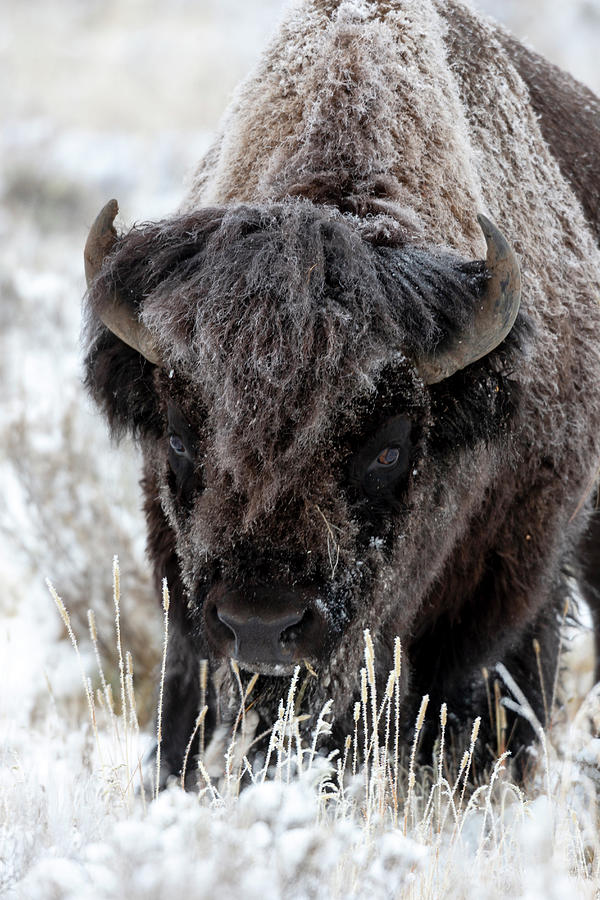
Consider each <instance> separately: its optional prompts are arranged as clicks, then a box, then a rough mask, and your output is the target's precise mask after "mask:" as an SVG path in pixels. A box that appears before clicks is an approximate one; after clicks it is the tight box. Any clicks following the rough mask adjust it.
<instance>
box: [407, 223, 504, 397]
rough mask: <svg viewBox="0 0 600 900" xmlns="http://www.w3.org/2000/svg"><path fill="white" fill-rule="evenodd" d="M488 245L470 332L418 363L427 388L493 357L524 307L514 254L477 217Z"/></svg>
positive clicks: (496, 232) (489, 225)
mask: <svg viewBox="0 0 600 900" xmlns="http://www.w3.org/2000/svg"><path fill="white" fill-rule="evenodd" d="M477 219H478V221H479V224H480V226H481V230H482V231H483V234H484V237H485V240H486V244H487V258H486V262H485V267H486V271H487V275H488V280H487V283H486V288H485V291H484V292H483V293H482V294H481V296H479V297H478V298H477V302H476V309H475V314H474V316H473V320H472V323H471V325H470V326H469V328H468V329H466V330H464V331H462V332H460V333H459V334H456V335H454V337H453V338H452V340H451V342H450V343H449V344H447V345H446V346H445V347H444V348H443V350H441V351H440V352H439V353H435V354H431V355H429V356H422V357H420V358H419V359H417V360H416V363H415V364H416V367H417V371H418V372H419V375H420V376H421V378H422V379H423V381H424V382H425V384H436V383H437V382H438V381H443V380H444V379H445V378H449V377H450V376H451V375H453V374H454V373H455V372H458V371H459V370H460V369H464V368H465V367H466V366H469V365H470V364H471V363H474V362H476V361H477V360H478V359H482V358H483V357H484V356H487V354H488V353H491V352H492V350H494V349H495V348H496V347H497V346H498V345H499V344H501V343H502V341H503V340H504V338H505V337H506V336H507V335H508V333H509V332H510V330H511V328H512V327H513V325H514V323H515V319H516V318H517V313H518V312H519V306H520V303H521V273H520V270H519V263H518V260H517V257H516V255H515V252H514V250H513V249H512V247H511V246H510V244H509V243H508V241H507V240H506V238H505V237H504V235H503V234H502V232H501V231H499V229H498V228H496V226H495V225H494V224H493V222H490V220H489V219H486V217H485V216H481V215H480V216H478V217H477Z"/></svg>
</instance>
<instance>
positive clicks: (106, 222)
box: [83, 200, 161, 365]
mask: <svg viewBox="0 0 600 900" xmlns="http://www.w3.org/2000/svg"><path fill="white" fill-rule="evenodd" d="M118 212H119V204H118V203H117V201H116V200H109V201H108V203H107V204H106V206H105V207H104V208H103V209H101V210H100V212H99V213H98V215H97V216H96V221H95V222H94V224H93V225H92V227H91V228H90V233H89V235H88V239H87V241H86V244H85V250H84V251H83V259H84V263H85V277H86V281H87V285H88V287H90V286H91V284H92V282H93V281H94V279H95V278H96V276H97V275H98V273H99V272H100V269H101V268H102V263H103V262H104V259H105V257H106V256H107V255H108V254H109V253H110V252H111V250H112V248H113V247H114V245H115V242H116V240H117V233H116V231H115V227H114V225H113V222H114V220H115V218H116V215H117V213H118ZM98 315H99V316H100V319H101V320H102V322H103V323H104V324H105V325H106V327H107V328H108V329H109V331H112V333H113V334H116V336H117V337H118V338H120V339H121V340H122V341H124V343H126V344H128V345H129V346H130V347H133V349H134V350H137V351H138V353H141V354H142V356H144V357H145V358H146V359H147V360H148V362H151V363H154V365H160V363H161V357H160V354H159V352H158V348H157V346H156V341H155V340H154V338H153V336H152V335H151V333H150V332H149V331H148V329H147V328H146V326H145V325H143V324H142V323H141V322H140V320H139V319H138V317H137V316H136V314H135V311H134V310H133V308H132V306H131V303H128V302H127V301H126V300H124V299H123V298H122V297H119V295H118V294H117V293H115V294H114V295H113V297H112V299H111V300H109V302H108V303H107V304H106V306H105V307H103V308H102V310H101V311H100V312H99V313H98Z"/></svg>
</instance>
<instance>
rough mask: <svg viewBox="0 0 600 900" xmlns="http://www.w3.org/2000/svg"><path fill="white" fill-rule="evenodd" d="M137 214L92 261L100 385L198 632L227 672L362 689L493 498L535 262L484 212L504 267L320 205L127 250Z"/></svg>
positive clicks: (175, 230)
mask: <svg viewBox="0 0 600 900" xmlns="http://www.w3.org/2000/svg"><path fill="white" fill-rule="evenodd" d="M116 212H117V206H116V202H115V201H111V203H109V204H108V205H107V206H106V208H105V209H104V210H103V211H102V212H101V213H100V215H99V217H98V219H97V221H96V223H95V224H94V226H93V228H92V230H91V233H90V236H89V239H88V243H87V246H86V252H85V259H86V272H87V277H88V285H89V292H88V299H89V303H88V324H87V338H88V350H87V360H86V365H87V381H88V385H89V387H90V388H91V390H92V392H93V394H94V396H95V398H96V400H97V401H98V403H99V404H100V405H101V407H102V408H103V410H104V412H105V413H106V415H107V417H108V419H109V421H110V423H111V425H112V427H113V429H114V430H116V431H122V430H126V429H127V430H130V431H132V432H134V433H135V434H136V435H137V436H138V438H139V440H140V442H141V445H142V448H143V452H144V457H145V490H146V509H147V513H148V518H149V526H150V532H149V542H150V552H151V556H152V557H153V559H154V563H155V566H156V568H157V572H158V574H159V575H161V576H162V575H168V576H169V579H170V580H171V581H172V582H174V583H175V586H176V588H177V591H178V592H179V594H180V596H178V598H177V599H178V601H179V604H180V607H181V610H182V611H181V613H180V618H181V623H182V626H181V627H182V629H183V630H184V631H186V634H187V637H189V640H190V641H191V642H192V643H193V645H194V647H195V651H194V652H196V653H197V655H198V656H201V655H207V656H208V657H209V659H210V660H211V663H212V665H213V667H218V665H219V663H220V662H221V661H222V660H225V659H227V658H228V657H234V658H236V659H237V660H238V661H239V663H240V665H241V666H242V668H246V669H248V670H250V671H254V672H260V673H263V674H265V675H267V676H271V677H272V676H278V675H281V674H285V673H287V672H289V671H290V670H291V669H292V668H293V667H294V666H295V665H296V664H298V663H302V662H306V663H307V664H308V665H309V667H310V668H311V669H314V670H316V671H317V673H318V674H320V676H321V677H322V681H323V683H324V685H325V688H326V689H329V690H331V689H333V688H332V687H331V683H332V682H336V683H337V685H338V689H339V690H343V689H344V688H345V693H346V694H348V693H349V692H350V693H351V692H352V689H353V688H352V686H351V678H350V671H351V674H352V677H353V676H354V673H355V669H353V664H354V662H355V660H356V658H357V656H358V655H359V654H360V652H361V646H362V634H361V632H362V629H363V628H364V627H365V626H366V625H368V626H369V627H371V630H372V632H373V633H374V635H375V636H376V637H377V638H379V644H380V646H381V647H382V648H383V656H382V663H383V664H385V660H386V655H385V648H386V646H388V645H389V644H390V643H391V642H392V641H393V636H394V635H395V634H399V635H401V637H404V638H406V637H407V636H408V635H410V634H414V633H415V632H416V631H417V630H418V627H420V626H419V625H418V624H417V623H418V621H420V618H419V617H421V618H422V617H423V616H425V617H426V616H427V615H428V608H427V604H428V602H430V601H428V598H429V597H430V596H431V594H432V590H433V589H434V585H435V582H436V579H438V578H439V576H440V573H441V571H442V570H443V567H444V565H445V563H446V562H447V560H448V557H449V554H450V552H451V551H452V548H453V547H454V546H455V543H456V534H457V531H460V529H463V530H464V528H465V527H466V523H467V522H468V521H469V516H470V513H472V510H471V506H472V505H473V503H481V496H482V495H481V492H479V493H477V492H473V491H472V486H473V482H474V480H476V479H478V478H481V477H484V478H485V469H486V464H485V462H482V459H481V458H478V457H477V451H476V452H475V454H473V448H478V447H484V446H488V445H489V442H490V437H491V436H493V434H494V433H496V432H497V431H498V430H500V429H502V428H503V424H504V423H505V422H506V419H507V417H508V416H509V415H510V406H511V392H510V390H509V389H508V388H506V385H505V384H504V382H503V378H504V374H503V372H504V371H505V370H506V369H507V362H506V359H505V358H504V357H503V356H502V351H497V350H496V348H497V347H498V345H500V344H501V342H502V341H504V339H505V338H506V336H507V335H508V333H509V332H510V331H511V328H512V326H513V323H514V321H515V317H516V315H517V311H518V308H519V296H520V283H519V269H518V265H517V263H516V260H515V257H514V254H513V252H512V250H511V249H510V247H509V246H508V244H507V243H506V241H505V239H504V238H503V236H502V235H501V234H500V232H499V231H498V230H497V229H496V228H495V227H494V226H493V225H492V224H491V223H490V222H489V221H488V220H487V219H485V218H484V217H481V218H480V224H481V227H482V229H483V232H484V235H485V239H486V242H487V247H488V253H487V259H486V260H481V261H476V262H472V261H467V262H466V261H464V260H461V259H458V258H457V257H456V256H455V255H454V254H451V253H449V252H448V251H443V250H440V249H439V248H431V247H427V246H424V245H423V244H419V243H418V242H416V241H411V240H407V238H406V234H403V235H400V234H399V232H398V231H395V230H394V228H393V227H392V226H391V225H390V227H389V228H387V229H386V228H382V229H380V230H379V231H378V232H377V236H376V237H373V234H374V233H375V232H374V231H373V229H371V233H370V237H367V236H365V234H364V233H363V232H362V231H361V222H360V220H358V219H357V218H356V217H352V216H348V217H345V216H342V215H341V214H340V213H339V212H337V211H335V210H333V209H328V208H326V207H317V206H315V205H313V204H311V203H309V202H308V201H303V200H298V201H296V200H289V201H286V202H282V203H280V204H277V205H266V204H265V205H263V206H260V207H250V206H236V207H227V208H218V209H211V208H206V209H200V210H198V211H197V212H196V213H194V214H191V215H187V216H183V217H181V218H178V219H175V220H170V221H168V222H164V223H159V224H150V225H146V226H143V227H138V228H134V229H133V230H132V231H130V232H129V233H128V234H125V235H124V236H122V237H117V235H116V233H115V232H114V229H113V220H114V218H115V215H116ZM507 343H510V342H507ZM492 351H495V352H492ZM508 352H509V351H506V353H508ZM490 354H491V357H490ZM507 358H508V357H507ZM478 360H480V361H481V362H480V363H479V364H478V365H476V366H472V365H471V364H472V363H475V362H477V361H478ZM508 367H509V366H508ZM465 448H468V450H469V453H470V457H471V458H472V463H471V464H470V467H465V466H463V467H462V468H461V477H460V484H459V485H458V487H457V485H456V484H455V485H454V488H453V491H452V492H449V491H448V490H447V483H448V480H449V479H451V478H454V480H455V481H456V476H455V475H452V474H451V473H452V469H453V466H454V465H455V463H456V462H457V460H458V459H459V458H460V456H461V454H463V453H464V451H465ZM482 471H483V473H484V474H483V476H482ZM461 504H462V506H461ZM278 691H279V689H278Z"/></svg>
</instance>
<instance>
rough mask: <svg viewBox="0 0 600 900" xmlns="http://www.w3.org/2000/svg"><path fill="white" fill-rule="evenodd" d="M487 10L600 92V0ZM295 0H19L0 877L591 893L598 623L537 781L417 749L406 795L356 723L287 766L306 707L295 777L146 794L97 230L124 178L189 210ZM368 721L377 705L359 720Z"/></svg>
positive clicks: (28, 894) (239, 889)
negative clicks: (361, 745)
mask: <svg viewBox="0 0 600 900" xmlns="http://www.w3.org/2000/svg"><path fill="white" fill-rule="evenodd" d="M480 7H481V8H482V9H485V11H486V12H489V13H491V14H493V15H496V16H497V17H498V18H500V19H502V20H503V21H505V22H506V23H507V24H509V26H510V27H512V28H513V30H515V31H516V33H517V34H518V35H519V36H520V37H522V38H525V39H526V40H527V41H528V42H529V43H530V44H532V45H533V46H534V47H536V49H538V50H540V51H541V52H543V53H545V54H546V55H548V56H549V57H550V58H552V59H554V60H555V61H556V62H558V63H559V64H560V65H562V66H564V67H566V68H568V69H569V70H570V71H572V72H573V73H574V74H576V75H577V76H578V77H579V78H580V79H581V80H583V81H585V82H586V83H587V84H589V85H590V86H591V87H592V88H594V89H595V90H597V91H600V66H599V65H598V47H599V46H600V43H599V42H600V0H572V2H569V0H521V2H517V0H507V2H501V0H485V2H484V0H481V3H480ZM281 8H282V2H281V0H260V2H259V0H245V2H242V0H172V2H171V3H169V4H166V3H161V2H159V0H126V2H125V0H122V2H117V0H105V2H102V3H101V2H100V0H27V2H17V0H0V23H1V27H0V84H2V90H1V91H0V115H1V120H2V129H1V130H0V197H1V203H0V388H1V393H0V396H1V398H2V406H1V414H0V448H1V453H0V478H1V483H2V487H3V491H2V494H3V500H2V501H0V565H1V571H2V575H3V578H2V587H3V589H2V593H1V595H0V659H1V661H2V677H1V678H0V723H1V730H0V895H6V896H8V897H11V898H19V900H20V898H44V900H45V898H50V900H51V898H73V900H74V898H77V900H81V898H111V900H113V898H114V900H116V898H122V897H131V898H137V897H144V898H148V900H152V898H163V897H164V898H166V897H171V896H172V895H177V893H180V894H181V895H182V896H186V897H189V898H191V900H194V898H209V897H218V898H221V897H222V898H229V897H242V898H254V897H257V898H261V900H267V898H278V897H286V898H312V897H315V898H317V897H357V898H359V897H365V896H369V897H371V898H373V900H375V898H380V897H381V898H388V897H389V898H391V897H407V898H420V897H477V898H496V897H498V898H499V897H506V896H511V897H527V898H538V897H540V898H541V897H544V898H557V900H559V898H560V900H563V898H565V897H568V896H576V897H593V896H595V895H596V892H597V891H598V890H599V889H600V856H599V854H600V835H599V829H598V818H597V809H596V801H595V793H596V789H597V772H598V764H599V762H600V740H598V739H596V738H595V735H596V733H597V726H598V725H599V724H600V701H599V700H598V698H597V696H596V695H595V694H594V692H591V693H588V694H587V696H586V691H588V690H589V688H590V660H589V656H590V653H589V646H590V643H589V635H588V636H586V635H585V634H580V635H578V636H577V638H576V639H575V641H574V642H573V652H572V654H571V655H572V660H571V662H570V674H569V681H568V684H567V693H568V697H569V703H568V708H569V709H568V713H569V715H568V717H566V716H565V715H561V716H559V718H558V720H557V722H556V724H555V725H554V726H553V727H552V729H550V731H549V733H548V735H547V736H546V738H545V740H544V742H543V744H542V749H541V750H540V755H539V757H540V758H539V768H538V775H537V776H536V778H535V780H534V783H533V784H532V785H530V786H529V787H528V790H527V793H526V794H523V793H522V792H521V791H519V790H518V789H517V788H516V787H514V786H512V785H511V784H510V782H509V781H508V780H507V778H506V777H505V775H504V774H503V772H502V771H500V770H499V771H498V772H497V773H496V775H497V777H495V778H494V779H492V783H490V784H486V785H481V786H480V787H479V788H478V789H477V790H476V791H475V793H473V790H472V788H470V787H469V786H468V785H467V778H466V774H467V772H468V769H469V766H468V757H467V763H466V766H465V767H464V768H463V769H461V768H460V765H458V766H457V770H456V771H455V772H446V771H442V770H441V769H438V768H437V767H436V765H434V766H433V767H432V768H429V769H423V770H417V771H411V772H408V773H407V772H406V771H400V772H398V773H396V778H395V780H393V784H392V787H393V788H394V790H392V791H391V792H390V780H389V779H388V778H387V776H385V775H384V773H383V772H382V771H381V769H380V768H379V767H378V766H376V765H374V764H373V759H372V757H371V761H370V765H369V766H368V767H367V770H366V771H363V772H355V773H354V774H353V770H354V769H355V768H356V766H355V765H354V762H353V752H354V744H353V743H352V745H351V746H350V748H349V749H348V753H347V759H346V760H345V765H343V763H344V760H343V759H342V760H336V759H332V760H329V761H327V759H325V758H324V757H323V756H320V755H319V754H318V752H317V753H315V754H312V753H311V751H310V748H309V751H308V752H307V753H306V754H305V755H304V757H303V758H302V759H301V761H300V762H301V766H302V770H303V771H302V773H301V774H300V775H299V776H297V777H292V776H291V774H290V773H291V772H292V770H293V767H294V765H296V763H297V760H296V761H294V760H293V759H291V757H290V752H291V754H292V756H293V752H294V751H293V747H292V746H291V744H290V742H289V741H288V738H287V737H285V738H284V736H283V735H284V734H285V726H286V720H285V715H286V713H284V718H283V719H282V721H281V722H280V723H279V732H278V734H279V736H278V737H277V734H276V735H275V740H274V744H273V763H274V766H275V777H274V778H273V779H270V780H267V779H264V778H263V776H262V774H261V773H255V783H254V784H253V785H252V786H251V787H250V788H248V789H247V790H245V791H244V792H243V793H242V794H241V795H240V796H239V798H238V774H239V771H240V765H241V763H240V761H239V759H238V758H237V756H236V753H235V752H232V753H231V754H230V758H229V764H228V766H229V768H228V775H227V777H226V778H225V779H222V780H221V781H220V782H219V783H217V782H216V781H213V780H211V779H210V777H209V775H208V773H207V774H206V778H203V784H204V787H205V789H204V790H203V792H202V793H201V795H200V797H198V796H196V795H194V796H191V795H186V794H184V793H183V792H182V791H181V790H179V788H178V787H177V786H176V785H174V786H173V787H172V788H171V789H170V790H168V791H166V792H164V793H163V794H162V795H161V796H160V797H159V798H158V800H157V801H155V802H150V794H151V792H152V771H147V772H146V775H145V789H144V790H143V789H142V788H141V786H140V785H141V777H140V766H139V760H140V758H141V756H142V755H143V753H144V752H145V749H146V748H147V746H148V743H149V740H150V739H151V736H150V731H151V729H152V721H153V715H154V708H155V701H156V697H155V693H156V681H157V679H156V671H157V667H159V666H160V658H161V652H162V642H163V628H162V613H161V608H160V603H159V599H158V598H157V599H156V601H155V602H153V599H152V596H151V593H152V591H151V588H150V586H149V578H148V572H147V567H146V562H145V559H144V524H143V521H142V517H141V514H140V512H139V490H138V487H137V478H138V471H137V461H136V455H135V450H134V448H132V447H130V446H126V445H125V446H121V447H120V448H119V449H118V450H116V449H115V448H113V447H111V445H110V443H109V441H108V438H107V436H106V434H105V431H104V427H103V425H102V423H101V422H100V421H99V419H98V418H97V416H96V415H95V414H94V411H93V410H92V409H91V406H90V404H89V402H88V400H87V399H86V397H85V395H84V393H83V390H82V387H81V384H80V375H81V373H80V359H79V351H78V335H79V313H80V300H81V297H82V295H83V292H84V279H83V265H82V249H83V245H84V242H85V237H86V234H87V230H88V228H89V225H90V223H91V221H92V220H93V218H94V216H95V214H96V212H97V211H98V210H99V209H100V207H101V205H102V204H103V203H104V202H105V201H106V200H107V199H108V198H109V197H112V196H116V197H118V199H119V203H120V207H121V211H122V215H123V220H124V222H125V223H131V222H133V221H135V220H145V219H151V218H157V217H160V216H162V215H165V214H168V213H170V212H171V211H172V210H173V209H174V208H175V207H176V205H177V204H178V202H179V200H180V199H181V197H182V195H183V185H184V182H185V178H186V177H187V176H188V174H189V172H190V170H191V168H192V166H193V165H194V163H195V162H196V161H197V159H198V157H199V156H200V154H201V153H202V152H203V150H204V149H205V148H206V147H207V144H208V141H209V139H210V134H211V132H212V130H213V129H214V128H215V126H216V124H217V121H218V118H219V115H220V113H221V112H222V110H223V108H224V106H225V104H226V102H227V99H228V97H229V95H230V92H231V90H232V89H233V87H234V86H235V84H236V83H237V81H239V79H240V78H241V77H243V75H244V74H245V73H246V72H247V70H248V69H249V68H250V67H251V66H252V64H253V62H254V60H255V59H256V58H257V55H258V53H259V52H260V48H261V45H262V44H263V43H264V41H265V39H266V37H267V35H268V33H269V31H270V30H271V29H272V27H273V24H274V22H276V20H277V17H278V15H279V14H280V12H281ZM123 220H122V221H123ZM115 555H118V557H119V560H120V595H119V625H120V632H119V634H120V642H119V641H118V640H117V635H116V632H115V608H114V603H113V571H112V568H113V557H114V556H115ZM46 578H48V579H50V581H51V582H52V584H53V585H54V587H55V589H56V591H57V592H58V594H59V595H60V597H61V598H62V599H63V601H64V604H65V606H66V607H67V609H68V610H69V613H70V618H69V619H68V617H67V613H66V612H64V611H63V613H62V615H61V612H60V609H59V608H57V603H56V602H55V601H54V600H53V598H52V596H51V593H50V591H49V589H48V588H47V587H46V584H45V579H46ZM58 606H60V604H58ZM88 609H92V610H93V611H94V614H95V625H94V627H93V628H92V631H93V632H94V635H97V637H96V640H95V643H94V642H93V641H92V640H91V639H90V628H89V622H88ZM67 620H68V621H69V624H70V626H71V627H72V630H73V632H74V634H75V635H76V637H77V641H78V652H76V651H75V649H74V647H73V645H72V642H71V641H70V639H69V636H68V634H67V629H66V627H65V622H66V621H67ZM119 647H120V649H121V654H120V655H119ZM127 651H130V653H131V656H128V655H127ZM100 667H101V669H102V676H101V675H100ZM120 673H121V678H120ZM88 679H90V680H89V681H88ZM90 684H91V687H90ZM98 690H99V694H98V693H97V691H98ZM111 691H112V695H114V698H115V699H114V702H113V700H112V695H111ZM392 700H393V693H392V694H390V698H389V707H388V708H389V710H390V713H391V726H390V728H391V731H390V734H391V737H390V748H393V743H394V741H393V719H394V716H393V703H392ZM123 701H124V702H123ZM382 702H383V704H384V706H383V707H382V708H383V713H384V715H386V709H387V708H386V707H385V702H386V701H385V699H382ZM122 710H124V712H122ZM428 715H433V716H438V715H439V711H438V710H433V711H428ZM327 720H328V717H327V715H324V717H323V720H322V722H321V726H320V727H321V731H322V732H326V730H327V727H328V726H327ZM274 724H275V723H274ZM368 725H369V721H368V716H367V718H366V725H365V722H364V720H363V717H362V713H361V718H360V722H359V726H360V727H357V738H356V739H357V740H359V741H361V742H362V741H364V740H365V734H364V733H363V732H365V731H366V738H367V740H368V738H369V727H368ZM322 736H323V735H322V734H321V735H316V736H315V741H316V744H315V746H316V748H317V751H318V747H319V746H320V742H321V739H322ZM234 750H235V748H234ZM465 751H466V753H467V754H468V752H469V747H465ZM340 767H341V768H344V770H345V772H346V774H347V775H348V777H347V778H343V777H341V775H340ZM392 769H393V765H392ZM413 782H414V783H413ZM396 788H397V791H396V790H395V789H396Z"/></svg>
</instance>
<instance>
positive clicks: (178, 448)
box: [169, 434, 185, 456]
mask: <svg viewBox="0 0 600 900" xmlns="http://www.w3.org/2000/svg"><path fill="white" fill-rule="evenodd" d="M169 445H170V447H171V450H174V451H175V453H176V454H177V455H178V456H185V444H184V443H183V441H182V440H181V438H180V437H179V435H178V434H171V435H169Z"/></svg>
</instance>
